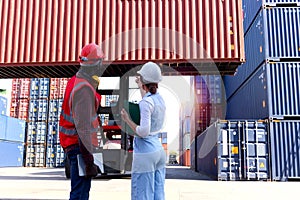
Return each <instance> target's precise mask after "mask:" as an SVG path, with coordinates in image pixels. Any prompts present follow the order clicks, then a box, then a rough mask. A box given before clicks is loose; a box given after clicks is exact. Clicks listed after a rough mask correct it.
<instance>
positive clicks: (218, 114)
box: [192, 75, 225, 135]
mask: <svg viewBox="0 0 300 200" xmlns="http://www.w3.org/2000/svg"><path fill="white" fill-rule="evenodd" d="M192 85H193V86H194V92H195V96H196V103H195V104H196V105H195V119H196V122H195V125H196V130H197V131H198V134H196V135H199V134H200V133H201V132H203V131H204V130H205V129H206V128H207V127H208V126H209V125H210V124H212V123H213V122H215V121H216V120H217V119H219V118H222V116H223V115H224V111H223V109H224V105H225V104H224V102H225V96H224V95H225V94H224V87H223V82H222V78H221V76H220V75H201V76H194V77H192Z"/></svg>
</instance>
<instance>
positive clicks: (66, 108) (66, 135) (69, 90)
mask: <svg viewBox="0 0 300 200" xmlns="http://www.w3.org/2000/svg"><path fill="white" fill-rule="evenodd" d="M86 86H88V87H90V88H91V90H92V91H93V92H94V94H95V95H94V97H95V113H96V115H95V116H93V121H92V124H91V129H92V130H91V131H92V136H91V138H92V143H93V145H94V146H98V140H97V137H96V136H97V131H98V129H99V120H98V116H97V110H98V106H99V102H100V99H101V96H100V95H99V94H97V92H96V90H95V88H94V87H93V86H92V85H91V84H90V83H89V82H88V81H87V80H85V79H83V78H78V77H76V76H73V77H72V78H71V79H70V80H69V82H68V84H67V87H66V91H65V96H64V101H63V104H62V111H61V114H60V119H59V139H60V145H61V146H62V147H63V148H64V149H65V148H67V147H68V146H71V145H74V144H78V143H79V141H78V133H77V131H76V127H75V122H74V118H73V113H72V103H73V98H74V94H75V93H76V92H77V91H78V90H80V89H82V88H83V87H86ZM83 98H84V97H83Z"/></svg>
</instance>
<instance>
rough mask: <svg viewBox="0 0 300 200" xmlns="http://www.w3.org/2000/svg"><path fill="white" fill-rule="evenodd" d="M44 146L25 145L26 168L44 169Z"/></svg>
mask: <svg viewBox="0 0 300 200" xmlns="http://www.w3.org/2000/svg"><path fill="white" fill-rule="evenodd" d="M45 155H46V151H45V145H44V144H29V143H28V144H27V145H26V163H25V166H26V167H45Z"/></svg>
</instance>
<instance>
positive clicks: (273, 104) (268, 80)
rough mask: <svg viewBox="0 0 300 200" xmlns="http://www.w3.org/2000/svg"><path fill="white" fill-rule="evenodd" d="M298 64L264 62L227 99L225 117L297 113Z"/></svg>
mask: <svg viewBox="0 0 300 200" xmlns="http://www.w3.org/2000/svg"><path fill="white" fill-rule="evenodd" d="M299 80H300V63H274V64H263V65H262V66H260V67H259V69H258V70H257V71H256V72H255V74H254V75H253V76H252V77H250V78H249V79H248V80H247V82H246V83H244V84H243V85H242V86H241V87H240V89H239V90H237V92H236V93H235V94H234V95H233V96H231V98H229V99H228V101H227V115H226V119H265V118H286V117H298V116H300V82H299Z"/></svg>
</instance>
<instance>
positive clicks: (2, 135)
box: [0, 115, 7, 140]
mask: <svg viewBox="0 0 300 200" xmlns="http://www.w3.org/2000/svg"><path fill="white" fill-rule="evenodd" d="M6 129H7V117H6V116H5V115H0V140H5V139H6Z"/></svg>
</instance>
